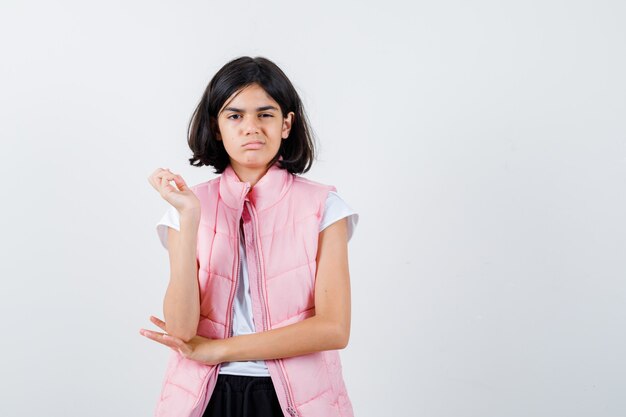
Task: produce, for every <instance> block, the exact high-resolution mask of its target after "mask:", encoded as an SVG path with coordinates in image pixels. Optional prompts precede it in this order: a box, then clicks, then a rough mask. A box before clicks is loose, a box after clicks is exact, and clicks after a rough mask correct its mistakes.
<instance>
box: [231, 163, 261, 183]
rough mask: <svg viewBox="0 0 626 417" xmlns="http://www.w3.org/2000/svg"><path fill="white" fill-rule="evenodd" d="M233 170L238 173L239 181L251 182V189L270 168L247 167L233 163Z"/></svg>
mask: <svg viewBox="0 0 626 417" xmlns="http://www.w3.org/2000/svg"><path fill="white" fill-rule="evenodd" d="M231 166H232V167H233V171H235V174H237V177H238V178H239V181H241V182H249V183H250V189H252V187H254V185H255V184H256V183H257V182H258V181H259V180H260V179H261V177H263V175H265V173H266V172H267V170H268V169H269V168H247V167H242V166H240V165H237V164H233V163H231Z"/></svg>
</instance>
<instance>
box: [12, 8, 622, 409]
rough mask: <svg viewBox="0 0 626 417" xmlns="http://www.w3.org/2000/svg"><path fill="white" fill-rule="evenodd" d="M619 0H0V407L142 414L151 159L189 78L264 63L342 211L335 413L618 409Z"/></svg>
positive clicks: (149, 392)
mask: <svg viewBox="0 0 626 417" xmlns="http://www.w3.org/2000/svg"><path fill="white" fill-rule="evenodd" d="M625 21H626V6H625V3H624V2H620V1H617V0H616V1H598V0H596V1H555V0H542V1H515V2H512V1H509V2H502V1H472V2H466V1H456V2H454V1H445V0H444V1H428V2H427V1H420V2H416V1H398V0H388V1H379V2H372V1H332V2H324V1H322V2H320V1H316V2H296V1H290V2H288V1H284V2H279V1H254V2H249V1H244V2H229V1H223V2H208V1H205V2H199V1H179V2H173V1H167V2H165V1H108V2H85V1H75V2H70V1H64V2H60V1H56V2H52V1H39V2H28V1H7V0H3V1H2V5H1V10H0V46H1V50H0V56H1V61H2V65H0V137H1V144H2V148H1V152H0V169H1V174H2V179H3V181H4V186H3V187H2V215H1V216H0V227H1V230H2V239H1V243H0V244H1V245H2V247H1V250H2V261H1V263H0V268H1V269H0V283H1V284H0V285H1V287H0V313H1V315H2V316H1V321H0V331H1V335H2V336H1V337H2V339H1V340H2V345H1V346H2V347H1V353H2V354H1V355H0V369H1V372H0V390H1V393H2V394H1V400H0V415H2V416H11V417H17V416H44V415H45V416H59V417H65V416H91V417H100V416H103V417H104V416H151V415H152V413H153V411H154V406H155V405H156V400H157V397H158V395H159V393H160V389H161V384H162V378H163V374H164V371H165V365H166V360H167V358H168V356H169V349H168V348H166V347H164V346H161V345H159V344H157V343H155V342H153V341H150V340H148V339H146V338H144V337H143V336H141V335H139V332H138V331H139V329H140V328H142V327H147V328H153V329H155V330H157V329H156V328H154V326H152V325H151V323H150V322H149V321H148V317H149V315H151V314H154V315H157V316H160V317H162V299H163V296H164V293H165V289H166V286H167V281H168V276H169V264H168V258H167V252H166V251H165V250H164V249H163V248H162V247H161V246H160V243H159V242H158V238H157V235H156V232H155V227H154V226H155V224H156V222H157V221H158V220H159V219H160V218H161V216H162V214H163V213H164V211H165V209H166V207H167V203H166V202H165V201H164V200H163V199H161V198H160V196H159V195H158V193H157V192H156V191H155V190H154V189H152V187H151V186H150V185H149V183H148V181H147V177H148V175H149V174H150V173H152V171H154V170H155V169H156V168H158V167H168V168H170V169H172V170H173V171H175V172H178V173H180V174H182V175H183V177H184V178H185V179H186V180H187V182H188V183H189V184H196V183H198V182H201V181H205V180H208V179H210V178H212V177H214V176H215V174H213V173H212V170H211V169H210V168H207V167H203V168H195V167H192V166H190V165H189V164H188V162H187V159H188V158H189V157H190V156H191V153H190V151H189V150H188V148H187V146H186V141H185V140H186V137H185V135H186V129H187V123H188V121H189V118H190V116H191V114H192V111H193V109H194V108H195V105H196V104H197V102H198V100H199V99H200V96H201V95H202V93H203V91H204V89H205V87H206V84H207V83H208V81H209V80H210V79H211V77H212V76H213V74H214V73H215V72H216V71H217V70H218V69H219V68H220V67H221V66H222V65H223V64H225V63H226V62H227V61H229V60H231V59H233V58H236V57H238V56H242V55H249V56H257V55H260V56H265V57H267V58H269V59H271V60H273V61H274V62H275V63H276V64H278V65H279V66H280V67H281V68H282V69H283V70H284V71H285V73H286V74H287V76H288V77H289V78H290V79H291V80H292V82H293V83H294V85H295V86H296V89H297V90H298V92H299V94H300V95H301V97H302V99H303V101H304V105H305V109H306V110H307V112H308V114H309V117H310V119H311V123H312V126H313V129H314V131H315V133H316V135H317V138H318V141H319V144H320V155H319V159H318V161H317V162H316V164H315V165H314V168H313V169H312V170H311V171H310V172H309V173H307V174H306V175H305V176H306V177H309V178H311V179H314V180H317V181H320V182H324V183H329V184H333V185H335V186H336V187H337V189H338V191H339V193H340V195H341V196H342V197H343V198H344V199H345V200H346V201H347V202H348V203H349V205H351V206H352V207H353V208H354V209H355V210H357V212H358V213H359V214H360V223H359V225H358V227H357V229H356V231H355V235H354V237H353V240H352V241H351V242H350V272H351V280H352V300H353V301H352V332H351V339H350V344H349V346H348V347H347V348H346V349H345V350H342V351H341V357H342V362H343V369H344V378H345V381H346V385H347V387H348V392H349V394H350V397H351V399H352V402H353V407H354V410H355V415H356V416H358V417H374V416H391V415H393V416H398V415H401V416H427V417H518V416H519V417H528V416H546V417H554V416H564V417H575V416H593V417H600V416H607V417H608V416H623V415H625V414H626V399H625V398H626V397H624V396H623V395H622V394H623V393H624V386H625V384H626V356H625V355H624V352H625V351H626V337H625V333H624V329H625V325H626V307H625V302H626V285H625V282H624V279H625V278H626V274H625V272H626V262H625V249H626V222H625V221H624V213H625V210H626V191H625V180H626V125H625V122H624V120H625V118H624V116H625V115H626V81H625V77H624V74H626V59H625V53H624V51H625V41H624V40H625V39H626V25H625V24H624V22H625Z"/></svg>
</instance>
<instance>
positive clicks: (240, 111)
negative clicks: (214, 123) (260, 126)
mask: <svg viewBox="0 0 626 417" xmlns="http://www.w3.org/2000/svg"><path fill="white" fill-rule="evenodd" d="M264 110H278V109H277V108H276V107H274V106H262V107H257V108H256V111H264ZM223 111H234V112H239V113H243V109H238V108H235V107H225V108H224V110H223Z"/></svg>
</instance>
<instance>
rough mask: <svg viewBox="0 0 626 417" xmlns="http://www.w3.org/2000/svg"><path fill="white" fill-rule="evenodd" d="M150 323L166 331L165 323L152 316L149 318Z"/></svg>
mask: <svg viewBox="0 0 626 417" xmlns="http://www.w3.org/2000/svg"><path fill="white" fill-rule="evenodd" d="M150 321H151V322H152V323H154V324H156V325H157V326H159V327H160V328H161V329H163V330H166V329H165V322H164V321H163V320H161V319H159V318H157V317H154V316H150Z"/></svg>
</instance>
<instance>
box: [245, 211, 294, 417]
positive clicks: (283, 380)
mask: <svg viewBox="0 0 626 417" xmlns="http://www.w3.org/2000/svg"><path fill="white" fill-rule="evenodd" d="M244 204H247V205H248V206H247V207H248V214H249V215H250V220H251V221H252V231H253V235H252V243H253V244H254V247H255V249H256V256H255V258H256V266H257V271H258V274H257V278H258V283H257V289H258V292H259V300H260V301H261V305H262V307H263V312H264V313H265V314H262V315H261V317H262V326H263V331H265V330H268V329H269V326H268V324H267V317H269V313H268V311H267V303H266V302H265V298H264V297H263V290H262V285H263V279H262V275H261V274H262V273H263V270H262V268H261V262H260V256H259V254H260V253H261V251H260V250H259V241H258V239H257V221H256V213H255V212H254V209H253V208H252V204H250V202H248V201H246V202H245V203H244ZM276 362H277V363H278V368H279V371H280V372H279V373H278V374H279V376H280V378H281V383H282V384H283V388H284V390H285V397H286V399H287V412H288V413H289V414H291V415H292V416H293V417H297V416H298V411H297V410H296V407H295V406H294V405H293V397H292V393H291V387H290V386H289V384H288V383H287V377H286V376H285V369H284V365H283V361H282V359H276Z"/></svg>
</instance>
